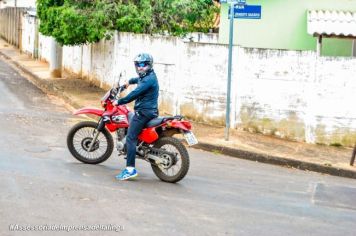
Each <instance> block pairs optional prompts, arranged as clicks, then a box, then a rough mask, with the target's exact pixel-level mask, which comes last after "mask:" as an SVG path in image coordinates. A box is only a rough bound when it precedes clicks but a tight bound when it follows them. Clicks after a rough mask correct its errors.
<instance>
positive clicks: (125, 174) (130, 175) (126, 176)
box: [115, 169, 137, 180]
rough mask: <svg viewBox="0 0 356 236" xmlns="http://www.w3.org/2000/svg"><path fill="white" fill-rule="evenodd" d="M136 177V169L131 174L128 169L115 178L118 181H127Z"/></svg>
mask: <svg viewBox="0 0 356 236" xmlns="http://www.w3.org/2000/svg"><path fill="white" fill-rule="evenodd" d="M136 176H137V171H136V169H133V171H132V172H129V171H128V170H127V169H125V170H123V171H121V173H120V174H118V175H117V176H115V178H116V179H118V180H127V179H131V178H135V177H136Z"/></svg>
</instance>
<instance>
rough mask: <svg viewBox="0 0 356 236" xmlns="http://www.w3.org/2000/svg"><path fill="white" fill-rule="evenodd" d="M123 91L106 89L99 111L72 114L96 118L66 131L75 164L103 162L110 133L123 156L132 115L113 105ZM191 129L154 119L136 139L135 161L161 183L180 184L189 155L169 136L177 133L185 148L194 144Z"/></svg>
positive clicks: (178, 119)
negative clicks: (145, 165) (144, 164)
mask: <svg viewBox="0 0 356 236" xmlns="http://www.w3.org/2000/svg"><path fill="white" fill-rule="evenodd" d="M124 90H125V87H124V86H117V87H114V88H112V89H110V90H109V91H108V92H107V93H106V94H105V96H104V97H103V98H102V99H101V104H102V107H103V108H104V109H103V110H101V109H93V108H83V109H80V110H78V111H76V112H75V113H74V114H75V115H80V114H90V115H96V116H98V117H100V118H99V121H98V122H92V121H83V122H80V123H78V124H76V125H75V126H73V127H72V128H71V130H70V131H69V133H68V136H67V145H68V149H69V151H70V152H71V154H72V155H73V156H74V157H75V158H76V159H77V160H79V161H81V162H83V163H87V164H98V163H101V162H104V161H106V160H107V159H108V158H109V157H110V156H111V154H112V152H113V149H114V141H113V137H112V135H111V133H114V132H115V133H116V149H117V151H118V154H119V156H120V155H126V144H125V143H126V134H127V130H128V127H129V125H130V119H131V118H132V117H133V115H134V113H133V112H132V111H130V110H129V108H128V107H127V106H126V105H120V106H114V105H113V102H114V101H115V99H117V98H118V97H119V96H120V93H121V92H122V91H124ZM191 128H192V125H191V123H190V122H189V121H187V120H184V118H183V117H182V116H180V115H177V116H165V117H157V118H155V119H153V120H151V121H149V122H148V123H147V125H146V127H145V129H143V131H142V132H141V133H140V135H139V137H138V139H139V141H138V143H137V147H136V158H138V159H143V160H146V161H148V162H149V163H150V164H151V167H152V170H153V172H154V173H155V174H156V176H157V177H158V178H159V179H161V180H162V181H165V182H170V183H175V182H178V181H180V180H181V179H183V178H184V176H185V175H186V174H187V172H188V169H189V154H188V151H187V149H186V147H185V146H184V145H183V143H182V142H181V141H180V140H179V139H177V138H175V137H173V135H175V134H179V133H181V134H183V135H184V137H185V139H186V141H187V143H188V145H190V146H191V145H194V144H197V143H198V141H197V139H196V138H195V136H194V134H193V133H192V131H191Z"/></svg>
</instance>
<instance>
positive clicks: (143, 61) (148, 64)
mask: <svg viewBox="0 0 356 236" xmlns="http://www.w3.org/2000/svg"><path fill="white" fill-rule="evenodd" d="M134 63H135V69H136V73H137V74H138V76H140V77H143V76H145V75H146V74H147V72H149V71H150V70H152V68H153V57H152V56H151V55H150V54H148V53H140V54H138V55H137V56H136V57H135V59H134ZM139 67H141V68H143V69H140V70H139V69H138V68H139Z"/></svg>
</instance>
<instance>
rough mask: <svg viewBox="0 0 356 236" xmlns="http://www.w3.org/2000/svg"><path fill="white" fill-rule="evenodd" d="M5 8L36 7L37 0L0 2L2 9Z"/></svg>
mask: <svg viewBox="0 0 356 236" xmlns="http://www.w3.org/2000/svg"><path fill="white" fill-rule="evenodd" d="M5 7H31V8H34V7H36V0H0V9H1V8H5Z"/></svg>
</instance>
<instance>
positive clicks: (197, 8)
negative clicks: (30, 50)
mask: <svg viewBox="0 0 356 236" xmlns="http://www.w3.org/2000/svg"><path fill="white" fill-rule="evenodd" d="M37 9H38V16H39V18H40V29H39V30H40V32H41V33H42V34H44V35H47V36H53V37H54V38H55V39H56V40H57V42H59V43H60V44H62V45H78V44H85V43H94V42H98V41H99V40H100V39H103V38H110V37H111V35H112V32H113V30H119V31H125V32H134V33H147V34H157V33H158V34H163V33H169V34H171V35H177V36H179V35H184V34H186V33H188V32H194V31H198V32H207V31H208V30H209V29H211V28H212V26H213V23H214V22H213V18H214V14H215V13H216V12H217V11H218V9H217V7H216V6H214V4H213V1H212V0H194V1H191V0H37Z"/></svg>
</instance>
